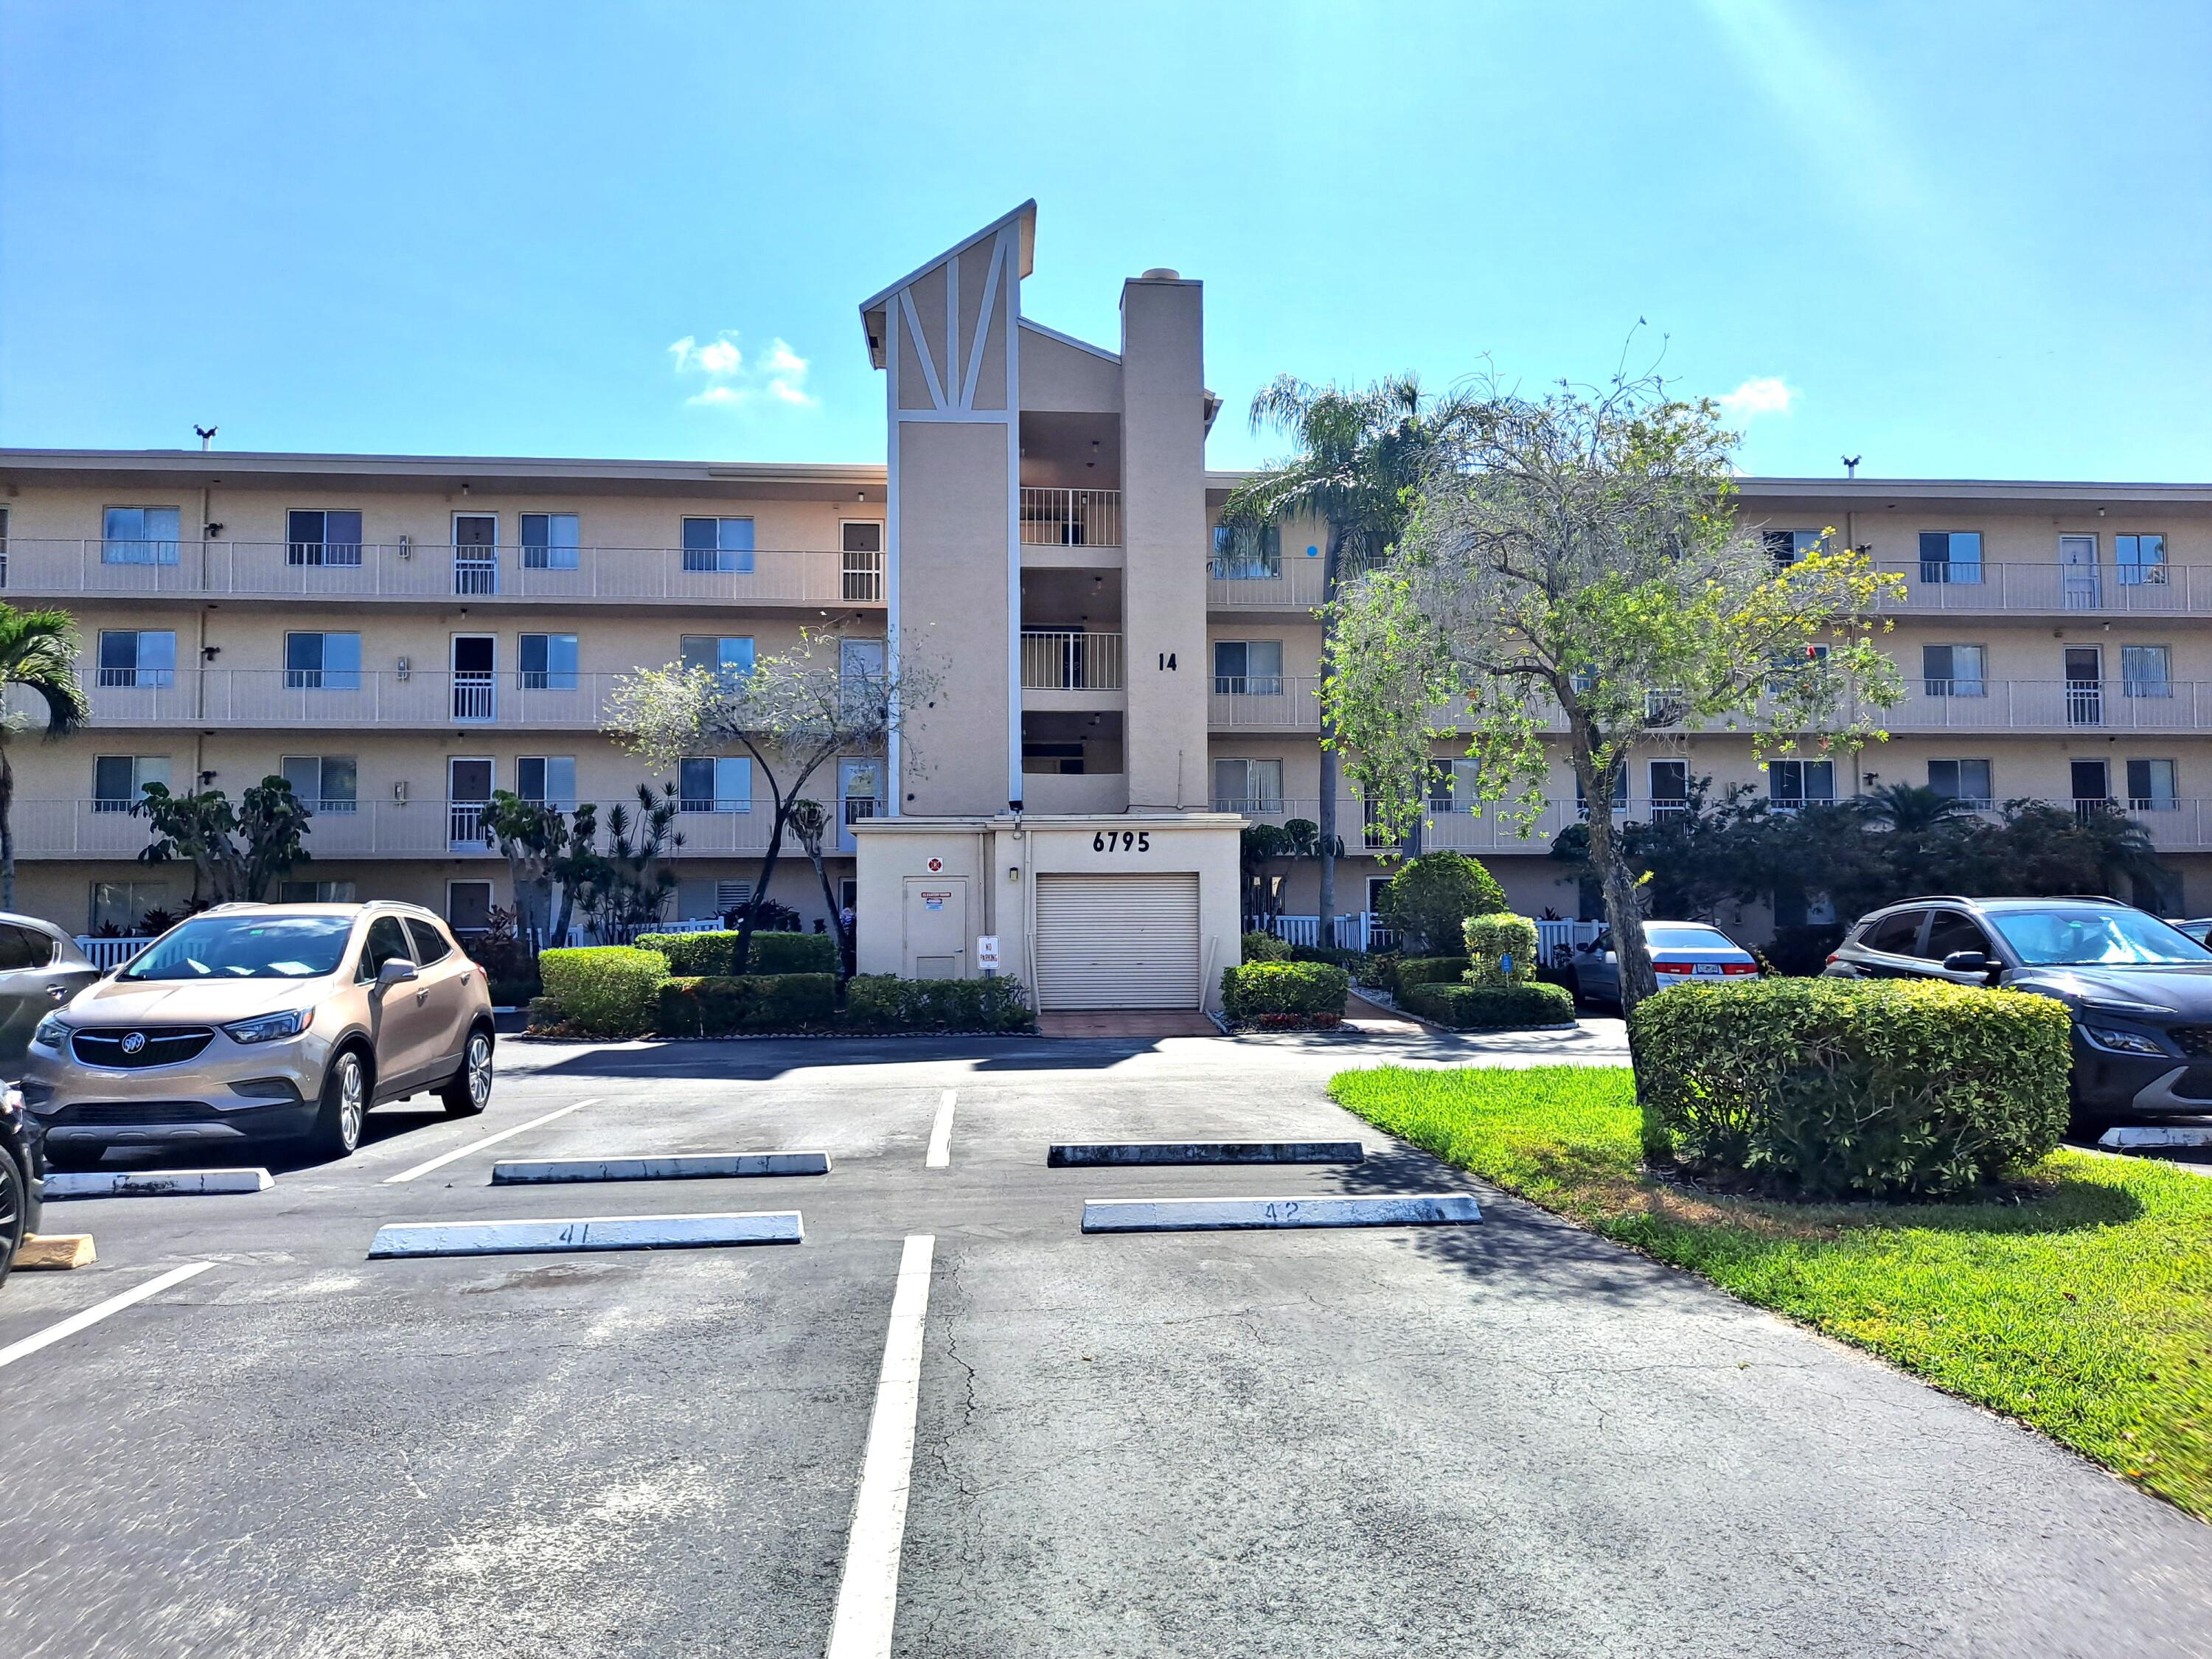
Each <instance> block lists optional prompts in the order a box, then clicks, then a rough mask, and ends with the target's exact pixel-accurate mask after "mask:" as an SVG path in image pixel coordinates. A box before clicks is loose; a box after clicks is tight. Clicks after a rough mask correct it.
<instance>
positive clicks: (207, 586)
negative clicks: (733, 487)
mask: <svg viewBox="0 0 2212 1659" xmlns="http://www.w3.org/2000/svg"><path fill="white" fill-rule="evenodd" d="M1079 493H1080V492H1079ZM153 545H155V544H144V543H134V544H131V548H132V550H134V551H135V550H137V549H139V548H142V547H148V546H153ZM117 546H118V544H115V543H111V542H102V541H100V540H99V539H98V538H94V539H91V540H82V541H51V540H39V539H35V538H24V537H20V536H18V537H15V538H12V539H11V540H10V541H9V546H8V556H7V558H6V560H5V561H4V563H0V588H4V589H5V590H6V591H7V592H9V593H10V594H11V595H13V594H15V593H23V594H32V595H37V594H49V593H51V594H72V595H73V594H118V595H136V594H156V593H174V594H179V595H200V594H216V595H229V596H233V597H237V598H247V599H252V598H260V599H333V600H337V599H447V598H460V599H526V600H537V599H632V600H671V601H690V600H697V601H702V602H709V603H717V602H719V603H725V604H744V603H755V604H763V605H881V604H882V603H883V602H884V583H883V568H884V567H883V555H882V554H881V553H862V552H846V553H838V552H826V551H813V550H799V551H780V550H766V549H763V550H760V551H758V552H750V553H731V554H723V555H720V556H717V558H716V560H715V562H714V567H713V568H706V569H701V568H695V566H696V559H695V560H693V561H687V560H686V558H685V556H684V549H682V548H680V547H575V548H531V547H501V548H477V547H455V546H448V545H444V544H435V543H428V544H422V543H417V544H406V543H394V544H362V545H360V546H357V547H352V546H349V547H324V546H320V545H313V546H310V545H303V544H296V543H287V542H238V541H210V542H183V543H164V544H159V550H160V551H161V553H163V554H164V555H165V556H164V557H163V558H161V559H146V558H140V557H132V558H129V559H120V558H118V557H116V556H114V554H115V549H116V548H117ZM556 560H557V561H560V562H556Z"/></svg>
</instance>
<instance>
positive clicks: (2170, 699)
mask: <svg viewBox="0 0 2212 1659" xmlns="http://www.w3.org/2000/svg"><path fill="white" fill-rule="evenodd" d="M1962 689H1971V694H1966V690H1962ZM1878 720H1879V724H1880V725H1881V726H1883V728H1884V729H1886V730H1887V731H1890V732H2083V731H2091V732H2201V731H2203V729H2204V727H2205V724H2206V722H2207V721H2208V720H2212V681H2205V680H2155V681H2139V680H1923V679H1912V680H1908V681H1907V682H1906V692H1905V701H1904V702H1901V703H1899V705H1898V706H1897V707H1896V708H1893V709H1891V710H1890V711H1889V712H1888V713H1887V714H1882V715H1880V716H1879V717H1878Z"/></svg>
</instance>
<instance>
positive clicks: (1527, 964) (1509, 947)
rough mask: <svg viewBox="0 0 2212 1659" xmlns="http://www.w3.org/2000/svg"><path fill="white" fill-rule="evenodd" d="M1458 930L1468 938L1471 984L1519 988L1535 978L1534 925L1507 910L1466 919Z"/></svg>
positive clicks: (1468, 975) (1469, 979) (1468, 980)
mask: <svg viewBox="0 0 2212 1659" xmlns="http://www.w3.org/2000/svg"><path fill="white" fill-rule="evenodd" d="M1461 931H1462V933H1464V934H1465V935H1466V938H1467V954H1468V960H1469V961H1470V962H1472V963H1474V966H1473V967H1471V968H1469V969H1468V973H1467V982H1468V984H1470V985H1493V986H1504V985H1518V984H1525V983H1526V982H1528V981H1530V980H1533V979H1534V978H1535V977H1536V924H1535V923H1534V922H1533V921H1529V920H1528V917H1526V916H1516V915H1514V914H1513V913H1512V912H1511V911H1510V910H1501V911H1498V912H1496V913H1495V914H1493V915H1486V916H1469V917H1468V919H1467V921H1465V922H1464V923H1462V926H1461Z"/></svg>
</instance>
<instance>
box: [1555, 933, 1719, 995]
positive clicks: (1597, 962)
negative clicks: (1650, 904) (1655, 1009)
mask: <svg viewBox="0 0 2212 1659" xmlns="http://www.w3.org/2000/svg"><path fill="white" fill-rule="evenodd" d="M1644 948H1645V949H1646V950H1648V951H1650V952H1651V966H1652V969H1654V971H1656V973H1657V974H1658V975H1659V983H1660V985H1661V986H1662V987H1666V986H1668V985H1679V984H1681V983H1683V982H1685V981H1696V980H1714V979H1717V980H1740V979H1755V978H1757V977H1758V976H1759V959H1758V958H1757V957H1753V955H1752V954H1751V952H1750V951H1747V950H1745V949H1744V948H1743V947H1742V946H1741V945H1738V944H1737V943H1736V942H1735V940H1734V939H1730V938H1729V936H1728V935H1727V934H1726V933H1723V932H1721V930H1720V929H1719V928H1717V927H1714V926H1713V925H1712V924H1711V922H1705V921H1647V922H1645V923H1644ZM1567 971H1568V975H1569V977H1570V978H1571V981H1572V987H1571V988H1572V989H1573V991H1574V994H1575V1000H1576V1001H1577V1002H1582V1003H1596V1004H1617V1003H1619V1002H1620V956H1619V954H1618V953H1617V952H1615V951H1614V950H1613V933H1612V931H1611V930H1610V929H1608V930H1607V931H1606V932H1605V933H1600V934H1599V935H1598V936H1597V937H1596V938H1595V939H1592V940H1591V941H1590V942H1589V944H1588V945H1578V946H1577V947H1576V950H1575V955H1574V961H1573V963H1572V964H1571V966H1570V967H1569V969H1568V970H1567Z"/></svg>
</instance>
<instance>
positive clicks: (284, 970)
mask: <svg viewBox="0 0 2212 1659" xmlns="http://www.w3.org/2000/svg"><path fill="white" fill-rule="evenodd" d="M352 933H353V918H352V917H350V916H280V917H267V918H255V917H247V916H199V917H196V918H195V919H194V920H192V921H186V922H180V923H179V924H178V926H176V927H173V928H172V929H170V931H169V932H168V933H167V934H165V935H164V936H163V937H162V938H161V939H158V940H156V941H155V943H154V944H152V945H149V946H147V947H146V949H145V950H144V951H143V952H141V953H140V954H139V956H138V957H137V960H136V961H134V962H132V963H131V965H130V966H129V967H128V968H126V969H124V970H123V971H122V972H121V973H119V974H118V975H116V978H118V979H125V980H141V979H186V980H210V979H316V978H319V977H320V976H321V975H325V974H331V973H336V972H337V966H338V961H339V959H340V958H341V957H343V956H344V955H345V947H346V940H347V939H348V938H349V936H350V935H351V934H352Z"/></svg>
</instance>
